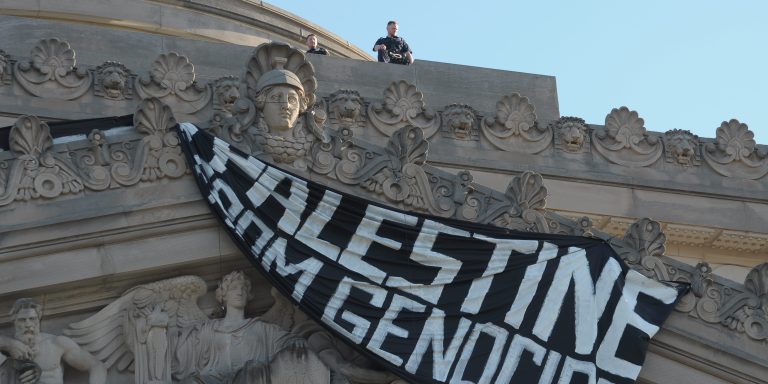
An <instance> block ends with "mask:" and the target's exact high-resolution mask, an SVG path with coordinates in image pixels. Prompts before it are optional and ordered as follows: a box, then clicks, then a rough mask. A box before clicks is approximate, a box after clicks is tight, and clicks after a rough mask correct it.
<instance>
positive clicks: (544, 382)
mask: <svg viewBox="0 0 768 384" xmlns="http://www.w3.org/2000/svg"><path fill="white" fill-rule="evenodd" d="M561 357H562V355H560V354H559V353H557V352H555V351H552V350H550V351H549V355H548V356H547V364H545V365H544V371H543V372H541V376H540V377H539V384H551V383H552V380H553V379H554V378H555V373H556V372H557V365H558V364H560V358H561Z"/></svg>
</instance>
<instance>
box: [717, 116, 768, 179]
mask: <svg viewBox="0 0 768 384" xmlns="http://www.w3.org/2000/svg"><path fill="white" fill-rule="evenodd" d="M754 137H755V135H754V133H752V131H750V130H749V127H747V125H746V124H743V123H740V122H739V121H738V120H736V119H731V120H730V121H723V123H722V124H721V125H720V128H718V129H717V136H716V138H715V142H714V143H707V144H706V146H705V147H704V148H705V150H704V151H703V155H704V160H705V161H706V162H707V164H708V165H709V166H710V167H712V169H714V170H715V172H717V173H719V174H721V175H723V176H726V177H740V178H743V179H750V180H757V179H760V178H762V177H763V176H765V175H766V174H767V173H768V150H766V148H760V147H758V146H757V144H756V143H755V140H754Z"/></svg>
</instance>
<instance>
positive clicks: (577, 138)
mask: <svg viewBox="0 0 768 384" xmlns="http://www.w3.org/2000/svg"><path fill="white" fill-rule="evenodd" d="M549 128H550V129H551V130H552V131H553V132H554V135H555V148H557V149H559V150H561V151H564V152H570V153H589V151H590V148H591V144H590V136H589V128H588V127H587V123H586V122H585V121H584V119H581V118H578V117H571V116H563V117H561V118H559V119H557V120H556V121H554V122H552V123H550V125H549Z"/></svg>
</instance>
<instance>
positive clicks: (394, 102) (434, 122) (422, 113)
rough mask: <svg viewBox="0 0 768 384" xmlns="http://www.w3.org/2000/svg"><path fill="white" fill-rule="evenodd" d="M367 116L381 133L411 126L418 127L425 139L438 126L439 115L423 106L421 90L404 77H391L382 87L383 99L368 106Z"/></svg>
mask: <svg viewBox="0 0 768 384" xmlns="http://www.w3.org/2000/svg"><path fill="white" fill-rule="evenodd" d="M368 118H369V119H370V121H371V123H372V124H373V126H374V127H376V129H378V130H379V132H381V133H383V134H384V135H385V136H392V135H393V134H394V133H395V132H397V131H398V130H399V129H401V128H403V127H406V126H413V127H418V128H421V129H422V130H423V131H424V137H425V138H427V139H429V138H430V137H432V135H434V134H435V133H436V132H437V130H438V128H440V115H438V114H436V113H434V112H433V111H432V110H431V109H429V108H427V104H426V102H425V101H424V94H423V93H421V91H419V90H418V89H417V88H416V86H415V85H413V84H409V83H408V82H407V81H405V80H400V81H394V82H392V84H390V85H389V87H387V89H386V90H384V102H381V103H371V104H370V105H369V106H368Z"/></svg>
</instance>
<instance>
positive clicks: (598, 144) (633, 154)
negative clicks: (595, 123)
mask: <svg viewBox="0 0 768 384" xmlns="http://www.w3.org/2000/svg"><path fill="white" fill-rule="evenodd" d="M592 145H593V146H594V147H595V149H596V150H597V152H599V153H600V154H601V155H603V157H605V158H606V159H607V160H608V161H610V162H612V163H614V164H619V165H623V166H626V167H647V166H649V165H651V164H653V163H655V162H656V161H657V160H658V159H659V158H660V157H661V153H662V151H663V145H662V143H661V142H660V140H659V138H658V137H657V136H654V135H650V134H648V132H647V131H646V129H645V121H644V120H643V119H642V118H640V116H638V114H637V112H636V111H630V110H629V108H627V107H621V108H614V109H613V110H612V111H611V113H609V114H608V115H607V116H606V117H605V128H604V129H602V130H595V131H594V132H593V133H592Z"/></svg>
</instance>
